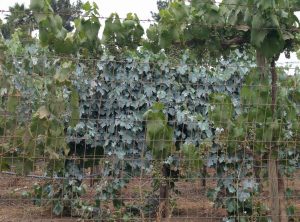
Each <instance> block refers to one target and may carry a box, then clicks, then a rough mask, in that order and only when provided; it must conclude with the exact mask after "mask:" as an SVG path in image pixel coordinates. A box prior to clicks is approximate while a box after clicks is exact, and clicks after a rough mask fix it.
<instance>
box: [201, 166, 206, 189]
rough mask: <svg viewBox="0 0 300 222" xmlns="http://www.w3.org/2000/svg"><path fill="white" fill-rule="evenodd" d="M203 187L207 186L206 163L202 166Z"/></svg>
mask: <svg viewBox="0 0 300 222" xmlns="http://www.w3.org/2000/svg"><path fill="white" fill-rule="evenodd" d="M202 176H203V178H202V187H204V188H205V187H206V177H207V166H206V165H205V164H204V165H203V167H202Z"/></svg>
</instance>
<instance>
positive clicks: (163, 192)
mask: <svg viewBox="0 0 300 222" xmlns="http://www.w3.org/2000/svg"><path fill="white" fill-rule="evenodd" d="M162 175H163V180H162V181H161V183H160V188H159V208H158V213H157V220H156V221H161V218H166V217H168V216H169V190H170V185H169V181H168V179H169V176H170V175H169V174H168V167H167V165H166V164H164V165H163V168H162Z"/></svg>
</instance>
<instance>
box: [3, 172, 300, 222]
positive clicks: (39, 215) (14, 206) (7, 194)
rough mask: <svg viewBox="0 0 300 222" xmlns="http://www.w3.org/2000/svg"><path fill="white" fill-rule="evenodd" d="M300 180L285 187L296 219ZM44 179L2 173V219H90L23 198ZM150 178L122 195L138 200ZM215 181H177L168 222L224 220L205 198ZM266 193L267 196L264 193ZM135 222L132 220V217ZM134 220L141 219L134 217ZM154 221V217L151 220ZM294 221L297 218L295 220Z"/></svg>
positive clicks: (299, 213)
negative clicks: (56, 212) (60, 212)
mask: <svg viewBox="0 0 300 222" xmlns="http://www.w3.org/2000/svg"><path fill="white" fill-rule="evenodd" d="M296 178H297V180H294V181H286V186H287V187H290V188H291V189H294V190H295V192H294V193H293V197H292V199H291V200H290V201H291V202H292V203H293V204H294V205H295V206H296V212H295V214H296V217H297V218H298V219H296V222H299V221H300V171H299V172H298V173H297V174H296ZM39 182H41V180H40V179H35V178H27V177H16V176H14V175H6V174H2V173H0V187H1V188H0V221H1V222H2V221H3V222H10V221H12V222H15V221H45V222H46V221H47V222H48V221H53V222H59V221H61V222H67V221H68V222H69V221H88V220H80V218H74V217H73V218H70V217H57V216H55V215H53V214H52V213H51V209H45V208H44V207H38V206H35V205H33V203H32V202H31V201H30V200H27V199H25V198H23V197H22V193H23V192H25V191H30V189H31V187H32V185H33V184H34V183H39ZM86 183H88V181H86ZM150 183H151V182H150V181H147V180H139V179H133V181H132V182H131V183H129V184H128V186H127V188H126V189H124V190H123V191H122V197H124V198H126V199H128V200H131V201H132V200H138V198H140V196H141V195H140V194H141V192H144V191H147V190H150ZM213 183H214V181H213V180H208V181H207V187H206V188H204V187H202V186H201V184H200V181H197V182H195V181H194V182H186V181H180V182H177V184H176V187H177V188H178V190H179V192H180V194H177V195H175V194H173V195H172V198H173V199H172V202H173V203H175V204H173V205H172V207H171V209H172V216H171V217H170V218H169V219H168V220H165V221H170V222H181V221H182V222H185V221H187V222H202V221H203V222H216V221H222V218H223V217H224V216H225V215H226V213H225V211H224V210H222V209H216V208H214V207H213V203H212V202H211V201H209V200H208V199H207V197H206V195H207V191H208V188H209V187H212V186H213ZM89 190H90V191H89V193H88V194H87V195H86V196H85V199H89V198H90V199H93V194H94V190H93V189H89ZM263 196H267V193H266V192H264V194H263ZM131 221H132V220H131ZM133 221H141V220H140V219H139V220H133ZM152 221H154V220H152ZM294 221H295V220H294Z"/></svg>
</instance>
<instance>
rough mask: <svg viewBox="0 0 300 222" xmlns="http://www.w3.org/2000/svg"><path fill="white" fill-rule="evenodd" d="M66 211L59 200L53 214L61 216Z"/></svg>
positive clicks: (55, 203)
mask: <svg viewBox="0 0 300 222" xmlns="http://www.w3.org/2000/svg"><path fill="white" fill-rule="evenodd" d="M63 210H64V206H63V205H62V204H61V202H60V201H59V200H57V201H55V202H54V208H53V213H54V214H55V215H57V216H58V215H61V214H62V212H63Z"/></svg>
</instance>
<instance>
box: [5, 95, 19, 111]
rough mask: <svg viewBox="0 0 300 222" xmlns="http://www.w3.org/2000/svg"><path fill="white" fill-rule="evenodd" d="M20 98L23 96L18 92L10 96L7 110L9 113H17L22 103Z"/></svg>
mask: <svg viewBox="0 0 300 222" xmlns="http://www.w3.org/2000/svg"><path fill="white" fill-rule="evenodd" d="M20 96H21V94H20V93H19V92H17V91H16V90H14V91H13V93H12V94H10V95H9V96H8V100H7V110H8V112H12V113H13V112H16V109H17V106H18V105H19V103H20Z"/></svg>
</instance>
